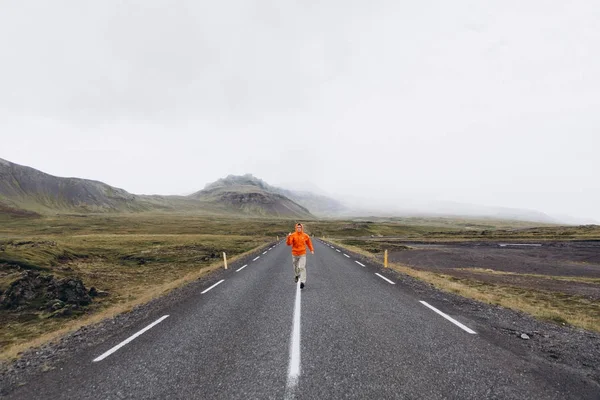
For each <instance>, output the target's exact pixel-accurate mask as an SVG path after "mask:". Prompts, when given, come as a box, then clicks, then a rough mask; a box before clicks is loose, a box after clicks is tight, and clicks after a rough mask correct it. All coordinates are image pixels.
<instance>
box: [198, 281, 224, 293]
mask: <svg viewBox="0 0 600 400" xmlns="http://www.w3.org/2000/svg"><path fill="white" fill-rule="evenodd" d="M223 282H225V279H221V280H220V281H219V282H217V283H215V284H214V285H212V286H211V287H209V288H208V289H206V290H205V291H204V292H202V293H200V294H204V293H206V292H208V291H209V290H210V289H212V288H215V287H217V286H218V285H220V284H221V283H223Z"/></svg>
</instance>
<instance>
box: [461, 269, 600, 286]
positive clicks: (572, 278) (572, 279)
mask: <svg viewBox="0 0 600 400" xmlns="http://www.w3.org/2000/svg"><path fill="white" fill-rule="evenodd" d="M453 270H455V271H468V272H473V273H476V274H489V275H503V276H519V277H520V276H523V277H528V278H538V279H549V280H554V281H565V282H582V283H591V284H594V285H600V278H589V277H583V276H562V275H543V274H519V273H517V272H508V271H498V270H495V269H489V268H453Z"/></svg>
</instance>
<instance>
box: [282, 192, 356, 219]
mask: <svg viewBox="0 0 600 400" xmlns="http://www.w3.org/2000/svg"><path fill="white" fill-rule="evenodd" d="M275 190H276V191H277V193H279V194H282V195H284V196H286V197H289V198H290V199H292V200H294V201H295V202H296V203H298V204H300V205H302V206H303V207H305V208H307V209H309V210H310V212H311V213H312V214H314V215H317V216H320V217H335V216H340V215H342V214H343V213H346V212H347V211H348V208H347V207H346V206H345V205H343V204H342V203H341V202H339V201H337V200H336V199H333V198H331V197H329V196H325V195H320V194H315V193H312V192H307V191H296V190H289V189H283V188H275Z"/></svg>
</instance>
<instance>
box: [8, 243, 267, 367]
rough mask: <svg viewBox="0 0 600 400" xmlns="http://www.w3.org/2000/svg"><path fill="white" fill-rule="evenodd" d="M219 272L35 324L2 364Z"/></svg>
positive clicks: (184, 278)
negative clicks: (64, 318) (87, 312)
mask: <svg viewBox="0 0 600 400" xmlns="http://www.w3.org/2000/svg"><path fill="white" fill-rule="evenodd" d="M265 246H266V245H265V244H262V245H260V246H257V247H256V248H254V249H251V250H249V251H247V252H245V253H242V254H240V255H238V256H235V257H232V258H230V259H228V261H229V262H230V263H233V262H235V261H236V260H237V259H239V258H241V257H244V256H245V255H247V254H250V253H253V252H255V251H258V250H262V249H263V248H264V247H265ZM220 268H223V263H222V262H221V261H217V262H213V263H212V264H210V265H208V266H205V267H203V268H201V269H196V270H192V271H190V272H188V273H187V274H185V275H184V276H181V277H179V278H177V279H174V280H169V281H166V282H163V283H159V284H154V285H151V286H148V287H147V288H146V289H145V290H139V289H138V290H137V291H136V294H135V295H134V296H128V297H127V299H124V300H122V301H120V302H118V303H116V304H112V305H110V306H108V307H106V308H104V309H102V310H99V311H97V312H95V313H93V314H90V315H86V316H84V317H81V318H78V319H74V320H70V321H61V320H58V321H56V320H55V321H56V324H51V325H48V324H44V325H43V326H42V325H40V324H36V325H34V328H33V329H32V332H31V333H32V334H31V335H30V336H31V337H32V339H29V340H24V341H17V342H16V343H14V344H11V345H9V346H7V347H6V348H4V349H3V350H2V352H0V360H2V361H6V360H12V359H15V358H17V357H18V355H19V353H22V352H23V351H25V350H27V349H30V348H35V347H39V346H42V345H44V344H46V343H49V342H52V341H54V340H56V339H58V338H60V337H61V336H64V335H66V334H68V333H71V332H74V331H76V330H78V329H79V328H81V327H83V326H87V325H91V324H95V323H98V322H101V321H103V320H105V319H107V318H113V317H115V316H117V315H119V314H122V313H125V312H129V311H131V310H132V309H133V308H134V307H136V306H138V305H141V304H146V303H148V302H149V301H151V300H154V299H156V298H159V297H161V296H164V295H166V294H168V293H169V292H170V291H172V290H173V289H176V288H179V287H182V286H185V285H187V284H189V283H191V282H193V281H195V280H197V279H199V278H201V277H202V276H204V275H206V274H208V273H210V272H213V271H215V270H217V269H220ZM55 321H52V322H55Z"/></svg>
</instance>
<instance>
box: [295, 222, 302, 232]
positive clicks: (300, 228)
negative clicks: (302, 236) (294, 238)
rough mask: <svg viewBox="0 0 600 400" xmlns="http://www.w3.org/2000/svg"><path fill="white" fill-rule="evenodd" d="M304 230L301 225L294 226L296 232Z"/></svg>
mask: <svg viewBox="0 0 600 400" xmlns="http://www.w3.org/2000/svg"><path fill="white" fill-rule="evenodd" d="M303 230H304V227H303V226H302V224H301V223H297V224H296V232H300V233H301V232H302V231H303Z"/></svg>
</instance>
